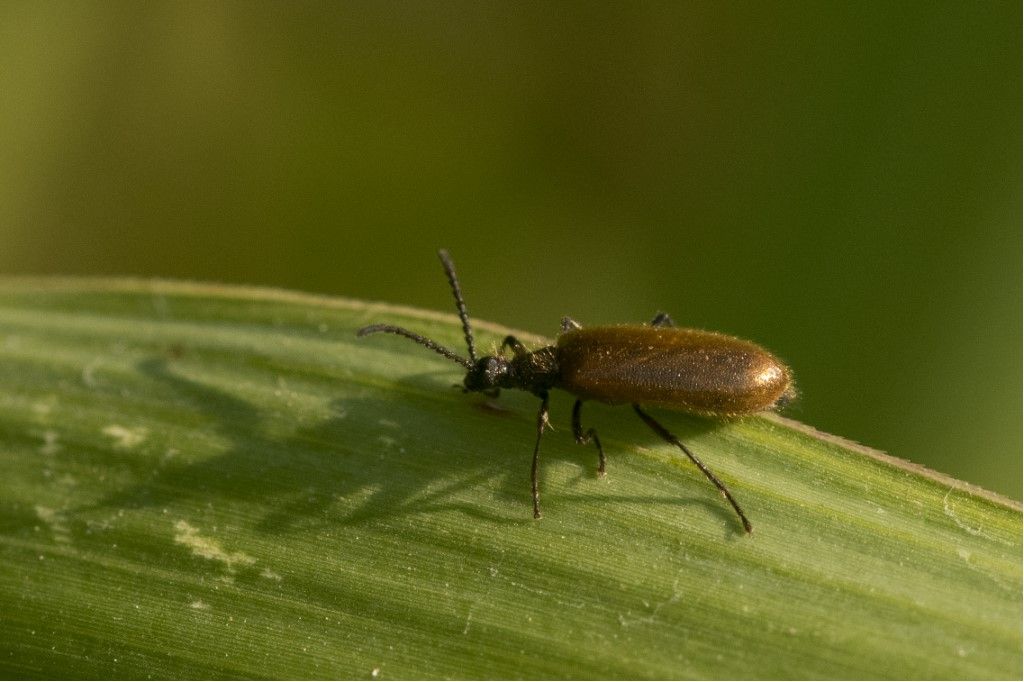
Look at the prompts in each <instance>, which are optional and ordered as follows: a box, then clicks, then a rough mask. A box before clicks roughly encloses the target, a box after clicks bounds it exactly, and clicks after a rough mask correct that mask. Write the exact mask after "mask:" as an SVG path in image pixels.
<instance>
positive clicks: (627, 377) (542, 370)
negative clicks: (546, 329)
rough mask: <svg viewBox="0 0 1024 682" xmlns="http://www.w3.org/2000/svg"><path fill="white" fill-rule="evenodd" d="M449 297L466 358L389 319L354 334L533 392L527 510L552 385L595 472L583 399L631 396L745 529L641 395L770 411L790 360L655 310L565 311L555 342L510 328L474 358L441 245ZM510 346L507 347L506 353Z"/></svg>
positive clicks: (483, 381)
mask: <svg viewBox="0 0 1024 682" xmlns="http://www.w3.org/2000/svg"><path fill="white" fill-rule="evenodd" d="M438 256H439V257H440V259H441V263H442V265H443V266H444V271H445V274H446V275H447V277H448V282H449V284H450V285H451V289H452V295H453V296H454V297H455V307H456V309H457V310H458V313H459V319H460V320H461V321H462V332H463V336H464V337H465V340H466V347H467V349H468V351H469V357H468V358H464V357H462V356H461V355H459V354H458V353H455V352H454V351H452V350H449V349H448V348H446V347H444V346H442V345H441V344H439V343H437V342H436V341H433V340H431V339H428V338H426V337H424V336H421V335H419V334H416V333H415V332H412V331H409V330H408V329H405V328H403V327H397V326H395V325H391V324H371V325H368V326H366V327H363V328H362V329H360V330H359V331H358V332H356V335H357V336H359V337H363V336H367V335H369V334H377V333H387V334H397V335H398V336H403V337H405V338H407V339H410V340H412V341H415V342H416V343H418V344H420V345H421V346H425V347H426V348H429V349H430V350H432V351H434V352H436V353H439V354H440V355H443V356H444V357H446V358H448V359H449V360H452V361H454V362H456V363H458V364H460V365H462V366H463V367H464V368H465V369H466V376H465V377H464V379H463V381H462V390H463V392H464V393H470V392H478V393H484V394H487V395H489V396H492V397H496V396H497V395H498V393H499V392H500V391H501V389H503V388H505V389H520V390H526V391H530V392H531V393H533V394H534V395H536V396H537V397H538V398H540V401H541V402H540V410H539V411H538V412H537V440H536V443H535V444H534V447H533V464H532V467H531V470H530V485H531V493H532V495H533V516H534V518H537V519H539V518H540V517H541V513H540V491H539V489H538V485H537V479H538V465H539V454H540V441H541V436H543V435H544V428H545V426H547V425H549V422H548V404H549V392H550V391H551V390H553V389H561V390H564V391H567V392H569V393H571V394H573V395H574V396H576V402H575V404H574V405H573V409H572V430H573V435H574V436H575V439H576V442H577V443H579V444H581V445H586V444H588V443H591V442H593V443H594V445H595V447H596V448H597V454H598V467H597V471H598V474H599V475H601V476H604V475H605V468H606V464H607V459H606V457H605V454H604V448H603V447H602V446H601V439H600V438H599V437H598V435H597V430H596V429H594V428H589V429H586V430H584V428H583V422H582V419H581V410H582V407H583V403H584V401H587V400H594V401H598V402H603V403H609V404H622V403H629V404H631V405H632V407H633V410H634V411H635V412H636V414H637V416H639V417H640V419H641V420H642V421H643V422H644V423H645V424H647V426H648V427H650V429H651V430H653V431H654V432H655V433H656V434H658V436H659V437H661V438H662V439H664V440H665V441H667V442H668V443H670V444H672V445H675V446H676V447H678V448H679V449H680V450H682V451H683V453H684V454H685V455H686V456H687V457H688V458H689V459H690V461H692V462H693V463H694V464H695V465H696V466H697V468H698V469H700V471H701V472H702V473H703V474H704V475H705V476H706V477H707V478H708V480H709V481H711V483H713V484H714V485H715V487H716V488H718V490H719V491H720V492H721V493H722V495H724V496H725V498H726V499H727V500H728V501H729V503H730V504H731V505H732V508H733V510H735V512H736V514H737V515H738V516H739V518H740V521H741V522H742V523H743V529H744V530H745V531H746V532H747V533H750V532H751V531H752V530H753V527H752V526H751V524H750V521H749V520H748V519H747V516H746V514H744V513H743V509H742V508H741V507H740V505H739V503H738V502H737V501H736V498H734V497H733V495H732V493H731V492H729V489H728V488H727V487H726V485H725V484H724V483H722V481H721V480H719V478H718V477H717V476H715V474H714V473H712V472H711V470H710V469H708V467H707V466H706V465H705V464H704V462H702V461H701V460H700V458H698V457H697V456H696V455H695V454H693V452H691V451H690V449H689V448H688V447H686V445H684V444H683V443H682V442H681V441H680V440H679V439H678V438H677V437H676V436H675V435H673V434H672V433H671V432H670V431H669V430H668V429H666V428H665V427H664V426H662V425H661V423H660V422H658V421H657V420H656V419H654V417H652V416H651V415H650V414H648V413H647V412H646V411H645V410H644V409H643V408H641V407H640V404H641V403H643V404H647V405H655V406H658V407H663V408H666V409H670V410H676V411H680V412H685V413H689V414H694V415H698V416H701V417H708V418H718V419H722V418H731V417H738V416H742V415H747V414H753V413H756V412H764V411H774V410H778V409H780V408H781V407H783V406H785V405H786V404H787V403H788V402H789V401H790V400H792V399H793V398H794V397H795V395H796V391H795V388H794V385H793V375H792V372H791V371H790V369H789V367H787V366H786V365H785V363H783V362H782V361H781V360H779V359H778V358H777V357H775V356H774V355H772V354H771V353H770V352H768V351H767V350H765V349H764V348H762V347H760V346H758V345H757V344H755V343H752V342H750V341H744V340H743V339H738V338H736V337H733V336H728V335H726V334H719V333H717V332H708V331H703V330H699V329H684V328H680V327H676V326H675V323H674V322H673V321H672V318H671V317H669V316H668V315H667V314H665V313H658V314H657V315H655V317H654V319H653V320H651V322H650V323H649V324H647V325H618V326H598V327H587V328H584V327H582V326H581V325H580V324H579V323H578V322H576V321H575V320H573V319H572V318H570V317H563V318H562V325H561V332H560V334H559V335H558V338H557V340H556V341H555V344H554V345H551V346H544V347H543V348H538V349H536V350H528V349H527V348H526V346H524V345H523V344H522V343H521V342H520V341H519V339H517V338H516V337H515V336H511V335H510V336H506V337H505V339H504V341H502V343H501V347H500V349H499V350H498V353H497V354H495V355H485V356H483V357H480V356H478V355H477V352H476V345H475V344H474V340H473V327H472V326H471V325H470V322H469V313H468V312H467V310H466V303H465V300H464V299H463V297H462V289H461V287H460V286H459V279H458V277H457V276H456V274H455V265H454V264H453V263H452V259H451V257H450V256H449V255H448V252H447V251H445V250H444V249H442V250H440V251H439V252H438ZM508 351H511V356H508V354H507V352H508Z"/></svg>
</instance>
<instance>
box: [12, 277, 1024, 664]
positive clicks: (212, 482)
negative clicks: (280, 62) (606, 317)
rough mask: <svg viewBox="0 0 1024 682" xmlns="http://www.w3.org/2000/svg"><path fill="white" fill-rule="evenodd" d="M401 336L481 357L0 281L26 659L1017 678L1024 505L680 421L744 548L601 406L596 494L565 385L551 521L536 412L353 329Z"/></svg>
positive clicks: (233, 292)
mask: <svg viewBox="0 0 1024 682" xmlns="http://www.w3.org/2000/svg"><path fill="white" fill-rule="evenodd" d="M382 321H387V322H393V323H397V324H402V325H405V326H408V327H410V328H412V329H414V330H416V331H418V332H421V333H423V334H425V335H427V336H430V337H432V338H435V339H437V340H438V341H440V342H441V343H444V344H447V345H449V346H451V347H453V348H459V347H460V346H461V344H462V341H461V332H460V329H459V325H458V321H457V320H456V319H455V318H454V317H452V316H442V315H435V314H428V313H424V312H419V311H413V310H408V309H401V308H394V307H388V306H383V305H372V304H366V303H361V302H356V301H346V300H340V299H331V298H320V297H314V296H304V295H298V294H290V293H283V292H274V291H266V290H253V289H239V288H223V287H211V286H200V285H188V284H174V283H155V282H135V281H92V280H50V281H47V280H42V281H40V280H7V281H4V282H2V283H0V382H2V383H0V385H2V386H3V391H2V393H0V463H2V464H0V466H2V469H0V474H2V480H0V531H2V532H0V613H2V615H0V669H2V670H3V672H5V673H6V675H7V676H32V677H35V676H46V677H56V678H67V677H120V678H134V677H150V676H152V677H177V678H180V677H200V678H205V677H268V676H269V677H281V678H305V677H321V678H334V677H341V678H350V677H351V678H373V677H377V678H381V679H383V678H414V677H426V678H441V677H456V678H479V677H484V678H521V677H527V678H565V677H575V678H594V677H600V678H666V677H667V678H689V677H712V678H749V677H774V678H790V677H824V678H835V677H842V678H885V677H909V678H921V677H924V678H1020V676H1021V674H1022V670H1021V627H1020V624H1021V513H1020V506H1019V505H1018V504H1016V503H1013V502H1010V501H1008V500H1005V499H1003V498H1001V497H999V496H997V495H994V494H991V493H987V492H985V491H982V490H979V489H976V488H973V487H971V486H969V485H967V484H964V483H960V482H958V481H954V480H951V479H949V478H946V477H944V476H941V475H939V474H935V473H933V472H929V471H926V470H922V469H920V468H917V467H914V466H911V465H909V464H907V463H905V462H901V461H899V460H895V459H893V458H890V457H887V456H885V455H882V454H880V453H876V452H873V451H870V450H867V449H865V448H862V447H859V446H856V445H853V444H851V443H848V442H845V441H842V440H840V439H837V438H834V437H830V436H826V435H823V434H820V433H817V432H815V431H813V430H812V429H809V428H808V427H805V426H802V425H800V424H797V423H795V422H791V421H788V420H786V419H782V418H777V417H758V418H749V419H744V420H741V421H735V422H730V423H724V424H719V423H712V422H707V421H701V420H697V419H692V418H688V417H686V416H683V415H680V414H673V413H666V412H657V414H658V415H659V417H660V418H661V420H662V421H664V422H665V423H666V424H667V425H669V427H670V428H671V429H672V430H673V431H674V432H675V433H677V434H678V435H679V436H680V437H681V438H682V440H684V442H686V443H688V444H689V445H690V446H691V448H692V449H693V450H694V451H695V452H696V453H697V454H698V455H699V456H701V457H702V458H703V459H704V461H705V462H706V463H707V464H708V465H709V466H710V467H711V469H712V470H714V471H715V472H716V473H717V474H718V475H719V476H720V477H721V478H722V479H723V480H724V481H725V482H726V483H727V484H728V485H729V486H730V488H731V490H732V491H733V493H734V494H735V495H736V497H737V498H738V499H739V501H740V503H741V504H742V505H743V506H744V508H745V509H746V511H747V514H748V515H749V516H750V518H751V521H752V522H753V524H754V528H755V530H754V533H753V534H752V535H749V536H748V535H745V534H744V533H743V532H742V530H741V528H740V526H739V524H738V522H737V519H736V517H735V515H734V514H733V512H732V510H731V509H730V508H729V507H728V505H727V504H726V503H725V501H724V500H723V499H722V498H721V497H720V496H719V495H718V494H717V492H716V490H715V489H714V488H713V487H712V486H711V485H709V483H708V482H707V480H706V479H705V478H704V477H703V476H702V475H701V474H700V472H699V471H697V470H696V469H695V468H694V467H693V465H692V464H691V463H690V462H689V461H687V460H686V459H685V458H684V457H682V456H681V453H680V452H678V451H677V450H675V449H674V448H673V447H671V446H668V445H666V444H664V443H663V442H661V441H659V440H658V439H657V437H656V436H654V434H652V433H650V432H649V431H648V430H647V429H646V427H645V426H644V425H643V424H642V423H641V422H639V420H637V419H636V417H635V415H633V413H632V412H631V411H630V410H629V409H628V408H613V407H606V406H601V405H590V404H588V405H587V406H586V408H585V409H584V422H585V424H587V425H595V426H596V427H597V428H598V430H599V432H600V434H601V437H602V439H603V441H604V444H605V447H606V450H607V452H608V456H609V470H608V476H607V477H605V478H603V479H602V478H598V477H597V476H596V475H595V469H596V464H597V456H596V452H595V450H594V449H593V447H592V446H587V447H579V446H577V445H576V444H575V443H574V442H573V438H572V432H571V429H570V428H569V412H570V409H571V397H570V396H565V395H560V396H558V397H556V398H555V399H554V401H553V403H552V418H553V422H554V424H555V430H553V431H550V432H549V433H548V434H547V435H546V436H545V439H544V442H543V447H542V480H541V486H542V495H543V509H544V513H545V515H544V518H543V519H541V520H539V521H535V520H534V519H533V518H532V516H531V513H530V494H529V468H530V454H531V451H532V446H533V438H534V428H535V419H536V409H537V403H538V401H537V399H536V398H534V397H533V396H530V395H528V394H524V393H522V392H514V391H507V392H505V393H504V394H503V395H502V396H501V398H500V399H498V400H496V401H494V400H488V399H486V398H484V397H482V396H467V395H463V394H462V393H461V392H460V391H458V390H456V389H454V388H452V384H453V383H457V382H459V381H460V380H461V374H460V368H459V367H458V366H457V365H455V364H453V363H451V362H449V361H446V360H445V359H443V358H441V357H438V356H436V355H434V354H433V353H430V352H429V351H427V350H425V349H423V348H420V347H418V346H416V345H414V344H412V343H410V342H409V341H407V340H405V339H400V338H395V337H381V336H374V337H368V338H363V339H357V338H356V337H355V334H354V331H355V330H356V329H357V328H358V327H360V326H361V325H364V324H367V323H370V322H382ZM478 331H479V335H480V336H481V338H482V340H483V343H484V344H485V345H486V344H491V343H493V342H495V341H497V340H499V339H500V338H501V336H500V335H501V333H503V332H505V331H506V330H504V329H501V328H499V327H495V326H493V325H482V324H481V325H479V330H478ZM795 364H796V366H797V369H799V362H798V361H797V362H795ZM836 390H844V388H843V387H836ZM984 455H985V453H981V452H978V453H973V455H972V456H976V457H983V456H984Z"/></svg>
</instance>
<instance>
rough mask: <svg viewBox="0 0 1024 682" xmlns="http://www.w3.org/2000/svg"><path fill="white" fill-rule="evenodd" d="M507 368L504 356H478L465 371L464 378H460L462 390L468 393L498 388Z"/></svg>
mask: <svg viewBox="0 0 1024 682" xmlns="http://www.w3.org/2000/svg"><path fill="white" fill-rule="evenodd" d="M508 370H509V364H508V360H505V359H504V358H499V357H496V356H494V355H488V356H487V357H483V358H480V359H479V360H477V361H476V364H475V365H473V366H472V367H470V368H469V371H467V372H466V378H465V379H463V380H462V385H463V386H464V387H465V388H464V389H463V390H464V391H466V392H467V393H468V392H470V391H489V390H492V389H495V388H499V387H500V386H501V385H502V379H504V378H505V377H506V376H507V375H508Z"/></svg>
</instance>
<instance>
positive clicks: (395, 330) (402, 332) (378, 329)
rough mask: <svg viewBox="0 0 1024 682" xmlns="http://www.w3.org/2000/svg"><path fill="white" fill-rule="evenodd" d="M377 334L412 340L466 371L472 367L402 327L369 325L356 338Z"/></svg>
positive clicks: (444, 349) (458, 357)
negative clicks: (394, 335) (457, 364)
mask: <svg viewBox="0 0 1024 682" xmlns="http://www.w3.org/2000/svg"><path fill="white" fill-rule="evenodd" d="M379 333H386V334H397V335H398V336H404V337H405V338H407V339H412V340H413V341H415V342H416V343H418V344H420V345H421V346H426V347H427V348H429V349H430V350H432V351H434V352H435V353H437V354H439V355H443V356H445V357H446V358H448V359H449V360H454V361H455V362H457V363H459V364H460V365H462V366H463V367H465V368H466V369H472V367H473V363H471V362H470V361H469V360H467V359H466V358H464V357H462V356H461V355H458V354H457V353H455V352H453V351H450V350H448V349H447V348H445V347H444V346H442V345H441V344H439V343H437V342H436V341H431V340H430V339H428V338H427V337H425V336H420V335H419V334H417V333H415V332H411V331H409V330H408V329H403V328H402V327H396V326H395V325H393V324H371V325H369V326H366V327H363V328H362V329H360V330H359V331H357V332H356V336H367V335H369V334H379ZM470 349H472V346H470Z"/></svg>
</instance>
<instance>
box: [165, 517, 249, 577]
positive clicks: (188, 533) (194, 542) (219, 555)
mask: <svg viewBox="0 0 1024 682" xmlns="http://www.w3.org/2000/svg"><path fill="white" fill-rule="evenodd" d="M174 530H175V531H177V532H176V533H175V534H174V541H175V542H176V543H178V544H179V545H185V546H186V547H188V548H189V549H190V550H192V554H194V555H195V556H198V557H202V558H203V559H209V560H211V561H216V562H219V563H221V564H223V565H224V567H225V568H226V569H227V571H228V573H234V572H235V567H236V566H251V565H253V564H254V563H256V559H254V558H253V557H251V556H249V555H248V554H245V553H244V552H228V551H226V550H224V548H223V547H221V546H220V543H219V542H217V541H216V540H214V539H213V538H207V537H203V536H202V535H200V534H199V529H198V528H195V527H194V526H192V525H191V524H189V523H188V522H187V521H178V522H177V523H176V524H174Z"/></svg>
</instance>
